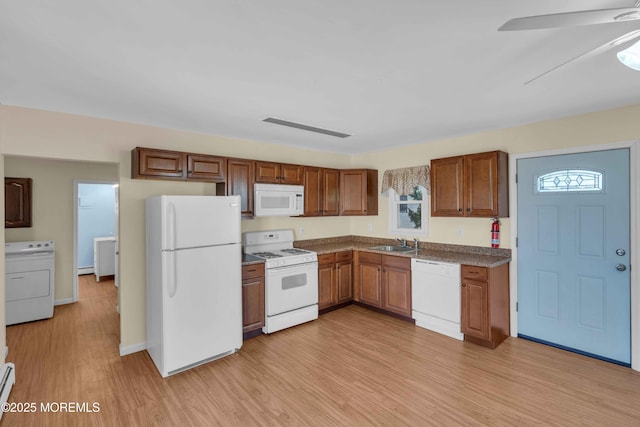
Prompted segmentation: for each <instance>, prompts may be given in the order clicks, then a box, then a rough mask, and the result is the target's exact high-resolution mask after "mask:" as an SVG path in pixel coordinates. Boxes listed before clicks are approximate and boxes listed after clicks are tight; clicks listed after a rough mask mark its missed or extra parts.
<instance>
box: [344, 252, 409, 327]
mask: <svg viewBox="0 0 640 427" xmlns="http://www.w3.org/2000/svg"><path fill="white" fill-rule="evenodd" d="M357 260H358V261H357V267H356V269H357V279H356V287H357V289H356V296H355V299H356V301H359V302H361V303H363V304H367V305H370V306H373V307H377V308H380V309H382V310H385V311H388V312H391V313H395V314H398V315H401V316H404V317H411V258H408V257H399V256H392V255H380V254H374V253H369V252H358V255H357Z"/></svg>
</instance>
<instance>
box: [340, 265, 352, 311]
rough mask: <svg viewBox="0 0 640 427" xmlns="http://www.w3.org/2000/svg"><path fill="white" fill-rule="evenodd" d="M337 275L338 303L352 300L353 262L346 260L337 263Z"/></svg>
mask: <svg viewBox="0 0 640 427" xmlns="http://www.w3.org/2000/svg"><path fill="white" fill-rule="evenodd" d="M336 276H337V278H338V286H337V290H338V297H337V303H338V304H341V303H343V302H347V301H351V300H352V299H353V262H351V261H345V262H339V263H337V264H336Z"/></svg>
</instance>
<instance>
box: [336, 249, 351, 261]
mask: <svg viewBox="0 0 640 427" xmlns="http://www.w3.org/2000/svg"><path fill="white" fill-rule="evenodd" d="M352 259H353V251H342V252H337V253H336V262H342V261H351V260H352Z"/></svg>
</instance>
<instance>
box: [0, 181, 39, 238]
mask: <svg viewBox="0 0 640 427" xmlns="http://www.w3.org/2000/svg"><path fill="white" fill-rule="evenodd" d="M31 201H32V180H31V178H5V179H4V228H20V227H31V211H32V208H31Z"/></svg>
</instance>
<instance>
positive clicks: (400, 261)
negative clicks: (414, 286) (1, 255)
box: [382, 255, 411, 270]
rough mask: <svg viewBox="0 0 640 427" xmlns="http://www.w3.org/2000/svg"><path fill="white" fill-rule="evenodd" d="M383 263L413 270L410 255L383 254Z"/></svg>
mask: <svg viewBox="0 0 640 427" xmlns="http://www.w3.org/2000/svg"><path fill="white" fill-rule="evenodd" d="M382 264H383V265H386V266H388V267H396V268H402V269H404V270H411V258H408V257H401V256H392V255H383V256H382Z"/></svg>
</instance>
